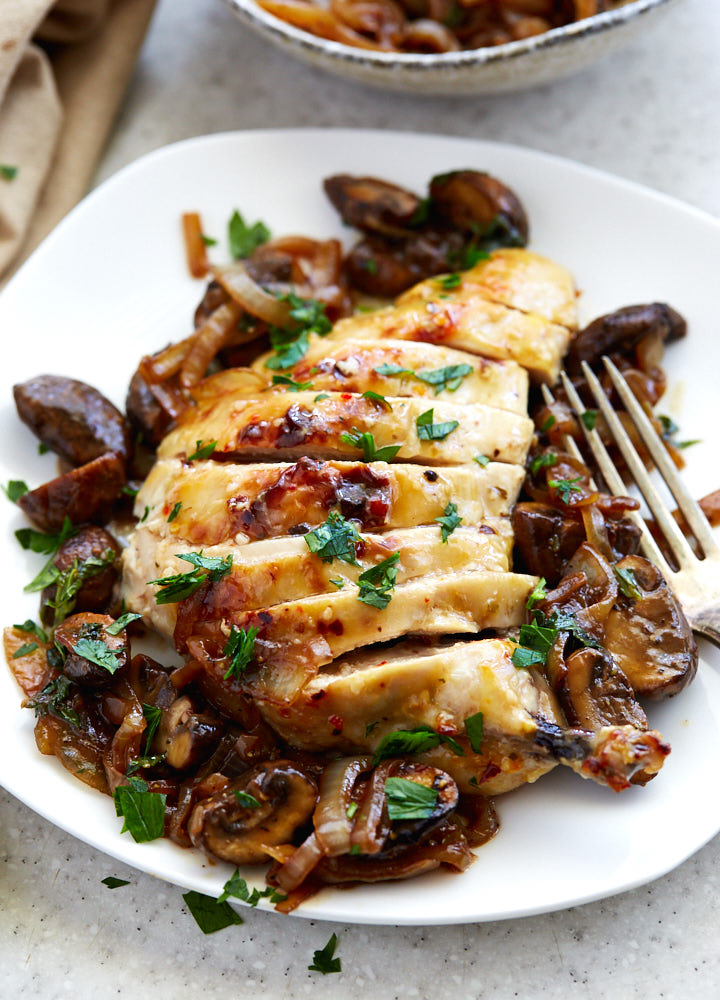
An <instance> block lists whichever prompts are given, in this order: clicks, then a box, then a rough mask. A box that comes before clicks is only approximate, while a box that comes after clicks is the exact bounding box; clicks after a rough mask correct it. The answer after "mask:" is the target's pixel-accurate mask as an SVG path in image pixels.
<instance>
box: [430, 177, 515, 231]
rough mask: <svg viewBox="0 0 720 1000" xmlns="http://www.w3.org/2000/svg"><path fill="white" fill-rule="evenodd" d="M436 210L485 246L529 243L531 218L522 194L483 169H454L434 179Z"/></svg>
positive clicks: (434, 203) (431, 183)
mask: <svg viewBox="0 0 720 1000" xmlns="http://www.w3.org/2000/svg"><path fill="white" fill-rule="evenodd" d="M430 199H431V203H432V205H433V209H434V211H435V212H436V213H437V214H438V215H440V216H441V218H442V219H443V221H445V222H448V223H450V225H452V226H455V227H456V228H458V229H461V230H462V231H464V232H466V233H468V234H469V235H471V236H475V237H478V238H479V239H478V244H479V245H480V246H483V247H485V245H486V243H487V241H488V240H489V241H491V242H492V246H487V247H486V248H487V249H493V248H494V247H498V246H525V244H526V243H527V241H528V233H529V227H528V220H527V215H526V214H525V209H524V208H523V206H522V203H521V201H520V199H519V198H518V196H517V195H516V194H515V192H514V191H512V190H511V189H510V188H509V187H507V185H506V184H503V183H502V182H501V181H499V180H498V179H497V178H496V177H492V176H491V175H490V174H486V173H483V172H481V171H480V170H453V171H451V172H450V173H448V174H438V175H437V177H433V179H432V180H431V182H430Z"/></svg>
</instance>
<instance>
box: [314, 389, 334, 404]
mask: <svg viewBox="0 0 720 1000" xmlns="http://www.w3.org/2000/svg"><path fill="white" fill-rule="evenodd" d="M323 399H330V393H329V392H319V393H318V394H317V396H315V398H314V399H313V403H320V402H321V401H322V400H323Z"/></svg>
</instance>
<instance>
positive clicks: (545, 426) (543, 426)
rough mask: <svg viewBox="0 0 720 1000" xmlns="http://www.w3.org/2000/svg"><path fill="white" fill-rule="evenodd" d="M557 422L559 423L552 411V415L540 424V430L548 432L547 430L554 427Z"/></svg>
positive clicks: (543, 432)
mask: <svg viewBox="0 0 720 1000" xmlns="http://www.w3.org/2000/svg"><path fill="white" fill-rule="evenodd" d="M556 423H557V420H556V419H555V417H554V416H553V415H552V413H551V414H550V416H549V417H548V418H547V419H546V420H544V421H543V422H542V423H541V424H540V432H541V433H542V434H547V432H548V431H549V430H550V429H551V428H552V427H554V426H555V424H556Z"/></svg>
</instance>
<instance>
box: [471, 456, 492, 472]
mask: <svg viewBox="0 0 720 1000" xmlns="http://www.w3.org/2000/svg"><path fill="white" fill-rule="evenodd" d="M473 462H477V464H478V465H482V467H483V469H484V468H485V466H486V465H490V459H489V458H488V457H487V455H475V456H474V458H473Z"/></svg>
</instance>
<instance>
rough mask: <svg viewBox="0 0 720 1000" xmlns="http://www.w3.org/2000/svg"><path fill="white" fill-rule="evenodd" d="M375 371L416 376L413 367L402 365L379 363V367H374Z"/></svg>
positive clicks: (381, 373) (385, 373) (383, 373)
mask: <svg viewBox="0 0 720 1000" xmlns="http://www.w3.org/2000/svg"><path fill="white" fill-rule="evenodd" d="M373 371H374V372H377V373H378V375H411V376H413V377H414V375H415V372H414V371H413V370H412V368H403V366H402V365H378V366H377V368H373Z"/></svg>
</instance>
